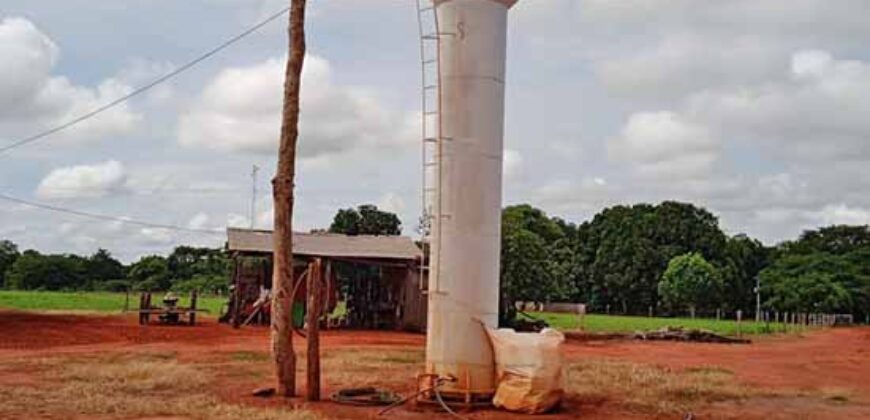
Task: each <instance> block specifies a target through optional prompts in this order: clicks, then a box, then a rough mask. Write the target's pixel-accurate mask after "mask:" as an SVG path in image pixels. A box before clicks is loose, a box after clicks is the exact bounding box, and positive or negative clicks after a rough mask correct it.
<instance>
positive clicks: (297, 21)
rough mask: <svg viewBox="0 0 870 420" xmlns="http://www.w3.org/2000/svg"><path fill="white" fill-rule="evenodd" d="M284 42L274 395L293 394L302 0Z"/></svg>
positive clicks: (295, 3)
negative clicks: (295, 199) (285, 57)
mask: <svg viewBox="0 0 870 420" xmlns="http://www.w3.org/2000/svg"><path fill="white" fill-rule="evenodd" d="M288 32H289V38H290V40H289V46H288V49H289V51H288V54H287V67H286V69H285V76H284V108H283V112H282V117H281V142H280V145H279V148H278V168H277V171H276V173H275V178H274V179H272V198H273V201H274V204H273V208H274V216H275V223H274V224H275V232H274V234H273V238H272V240H273V242H274V249H275V252H274V256H273V262H274V268H273V270H272V357H273V358H274V359H275V373H276V376H277V380H278V395H280V396H283V397H292V396H295V395H296V354H295V353H294V352H293V326H292V325H291V324H290V322H291V320H290V319H291V314H292V313H293V302H292V299H293V297H292V296H291V295H292V294H293V282H294V279H295V277H294V276H293V187H294V184H293V183H294V178H295V176H296V141H297V139H298V138H299V96H300V86H301V82H302V64H303V62H304V60H305V0H291V1H290V18H289V29H288Z"/></svg>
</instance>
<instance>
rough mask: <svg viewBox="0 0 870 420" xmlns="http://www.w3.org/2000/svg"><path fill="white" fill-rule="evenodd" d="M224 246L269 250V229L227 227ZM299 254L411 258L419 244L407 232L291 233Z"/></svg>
mask: <svg viewBox="0 0 870 420" xmlns="http://www.w3.org/2000/svg"><path fill="white" fill-rule="evenodd" d="M227 248H228V249H229V250H230V251H241V252H258V253H271V252H272V231H271V230H250V229H237V228H228V229H227ZM293 252H294V253H295V254H298V255H306V256H311V257H314V256H318V257H344V258H376V259H380V258H383V259H399V260H413V259H417V258H419V257H420V248H418V247H417V245H415V244H414V241H412V240H411V238H409V237H407V236H368V235H360V236H348V235H339V234H334V233H299V232H294V233H293Z"/></svg>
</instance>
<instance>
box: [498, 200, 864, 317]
mask: <svg viewBox="0 0 870 420" xmlns="http://www.w3.org/2000/svg"><path fill="white" fill-rule="evenodd" d="M501 252H502V258H501V260H502V267H501V277H502V303H503V308H504V311H503V312H505V313H508V314H509V312H511V311H512V308H511V307H512V304H513V303H514V302H516V301H536V302H556V301H558V302H581V303H586V304H587V305H588V308H589V309H590V310H591V311H594V312H609V313H619V314H634V315H646V314H648V313H649V312H654V313H656V314H664V315H683V314H694V313H695V312H700V313H706V314H712V313H715V312H716V311H717V310H721V311H726V312H734V311H737V310H742V311H743V312H744V313H745V314H750V313H754V312H755V306H756V305H755V298H756V294H755V290H756V289H755V288H756V283H759V284H760V291H761V299H762V309H763V310H774V311H782V312H828V313H834V312H836V313H851V314H854V315H856V316H857V317H859V319H861V320H863V319H865V318H866V317H867V316H868V315H870V229H868V227H867V226H830V227H823V228H820V229H816V230H810V231H806V232H804V233H803V234H802V235H800V237H799V238H797V239H795V240H792V241H786V242H783V243H781V244H779V245H776V246H773V247H766V246H764V245H763V244H762V243H761V242H760V241H758V240H756V239H753V238H751V237H749V236H747V235H744V234H739V235H734V236H728V235H726V234H725V233H724V232H723V231H722V229H721V228H720V227H719V223H718V219H717V218H716V216H714V215H713V214H712V213H710V212H709V211H707V210H706V209H703V208H701V207H698V206H695V205H692V204H687V203H679V202H673V201H667V202H663V203H660V204H658V205H650V204H637V205H632V206H614V207H610V208H607V209H605V210H603V211H602V212H600V213H598V214H597V215H595V217H594V218H593V219H592V220H590V221H587V222H584V223H581V224H579V225H576V224H573V223H570V222H566V221H565V220H562V219H560V218H557V217H548V216H547V215H546V213H544V212H543V211H541V210H540V209H536V208H534V207H532V206H530V205H516V206H510V207H507V208H505V209H504V211H503V214H502V251H501Z"/></svg>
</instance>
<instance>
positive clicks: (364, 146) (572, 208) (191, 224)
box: [0, 0, 870, 261]
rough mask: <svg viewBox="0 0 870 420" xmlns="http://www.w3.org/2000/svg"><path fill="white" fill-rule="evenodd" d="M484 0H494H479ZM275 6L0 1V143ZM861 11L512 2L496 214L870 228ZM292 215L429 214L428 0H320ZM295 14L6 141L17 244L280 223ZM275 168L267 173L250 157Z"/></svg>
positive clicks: (788, 232)
mask: <svg viewBox="0 0 870 420" xmlns="http://www.w3.org/2000/svg"><path fill="white" fill-rule="evenodd" d="M479 1H488V0H479ZM286 3H287V2H286V1H284V0H188V1H183V2H179V1H170V0H155V1H134V0H67V1H64V2H57V1H53V0H4V1H3V3H2V5H0V145H5V144H9V143H11V142H13V141H15V140H18V139H20V138H23V137H26V136H28V135H31V134H33V133H36V132H39V131H41V130H44V129H46V128H50V127H52V126H55V125H57V124H59V123H62V122H64V121H66V120H69V119H70V118H73V117H75V116H78V115H80V114H82V113H84V112H87V111H89V110H91V109H93V108H95V107H97V106H100V105H102V104H104V103H106V102H109V101H111V100H113V99H115V98H117V97H119V96H121V95H124V94H126V93H129V92H130V91H132V90H133V89H135V88H136V87H138V86H141V85H143V84H145V83H148V82H149V81H151V80H153V79H154V78H156V77H159V76H161V75H163V74H165V73H167V72H169V71H172V70H174V69H177V68H178V67H179V66H181V65H183V64H184V63H186V62H187V61H189V60H190V59H192V58H194V57H196V56H198V55H199V54H201V53H203V52H204V51H206V50H208V49H211V48H213V47H215V46H216V45H218V44H219V43H221V42H222V41H224V40H226V39H228V38H229V37H231V36H234V35H236V34H238V33H240V32H241V31H243V30H245V29H247V28H248V27H250V26H252V25H253V24H254V23H256V22H258V21H260V20H262V19H264V18H265V17H267V16H269V15H271V14H273V13H275V12H277V11H278V10H280V9H282V8H283V7H285V6H286ZM867 16H870V1H867V0H838V1H830V0H765V1H757V0H732V1H727V2H723V1H716V2H712V1H710V2H701V1H696V0H633V1H615V0H520V1H519V3H518V4H517V5H516V6H514V8H513V9H512V10H511V11H510V15H509V23H508V25H509V33H508V63H507V79H506V105H505V106H506V118H505V120H506V121H505V153H504V171H505V179H504V201H505V204H506V205H507V204H516V203H530V204H532V205H534V206H537V207H540V208H541V209H543V210H545V211H546V212H547V213H548V214H550V215H552V216H559V217H562V218H564V219H567V220H569V221H574V222H578V223H579V222H582V221H585V220H588V219H590V218H591V217H592V216H594V215H595V214H596V213H597V212H599V211H601V210H602V209H603V208H605V207H607V206H611V205H615V204H632V203H639V202H651V203H656V202H660V201H663V200H680V201H688V202H692V203H696V204H698V205H701V206H704V207H706V208H708V209H710V210H711V211H712V212H714V213H715V214H716V215H717V216H719V218H720V223H721V225H722V227H723V229H724V230H725V231H726V232H727V233H729V234H738V233H746V234H748V235H750V236H753V237H756V238H758V239H760V240H762V241H763V242H765V243H766V244H771V245H772V244H776V243H778V242H781V241H783V240H788V239H793V238H795V237H796V236H797V235H799V234H800V233H801V232H802V231H803V230H805V229H810V228H814V227H818V226H823V225H829V224H868V223H870V194H868V192H870V118H868V116H870V44H868V43H867V42H866V41H867V40H868V39H870V19H867ZM307 31H308V56H307V59H306V63H305V69H304V71H303V88H302V89H303V91H302V115H301V123H300V124H301V127H300V128H301V136H300V139H299V166H298V170H297V184H296V185H297V190H296V191H297V200H296V203H295V205H296V207H295V211H296V213H295V215H294V223H295V225H296V228H297V229H299V230H308V229H314V228H325V227H328V225H329V223H330V221H331V219H332V216H333V215H334V214H335V212H336V211H337V210H338V209H339V208H347V207H352V206H356V205H359V204H364V203H372V204H376V205H378V206H379V207H381V208H382V209H385V210H388V211H393V212H396V213H397V214H399V215H400V217H401V219H402V221H403V227H404V233H405V234H409V235H413V234H414V227H415V226H416V224H417V220H418V218H419V213H420V201H421V199H420V195H421V193H420V189H421V187H420V184H421V180H420V178H421V170H420V166H421V162H420V147H421V146H420V143H421V139H420V128H419V127H420V96H421V86H420V57H419V39H418V32H417V21H416V8H415V4H414V1H413V0H365V1H360V0H316V1H310V2H309V15H308V22H307ZM286 42H287V40H286V20H285V19H283V18H282V19H279V20H277V21H275V22H273V23H271V24H269V25H267V26H266V27H264V28H263V29H262V30H260V31H258V32H257V33H255V34H253V35H251V36H249V37H247V38H245V39H244V40H242V41H241V42H239V43H237V44H235V45H233V46H232V47H230V48H228V49H226V50H224V51H222V52H221V53H220V54H219V55H217V56H215V57H213V58H212V59H210V60H208V61H205V62H203V63H201V64H200V65H198V66H196V67H194V68H193V69H192V70H190V71H188V72H185V73H183V74H182V75H181V76H179V77H176V78H174V79H172V80H171V82H170V83H167V84H164V85H161V86H160V87H158V88H156V89H153V90H151V91H149V92H148V93H147V94H145V95H141V96H138V97H136V98H135V99H133V100H131V101H129V102H126V103H124V104H123V105H122V106H119V107H116V108H114V109H112V110H111V111H109V112H106V113H103V114H101V115H100V116H99V117H97V118H93V119H91V120H88V121H87V122H85V123H82V124H79V125H77V126H75V127H73V128H71V129H69V130H66V131H63V132H61V133H58V134H56V135H52V136H49V137H47V138H45V139H44V140H41V141H39V142H36V143H34V144H31V145H28V146H25V147H21V148H17V149H14V150H11V151H9V152H7V153H5V154H0V193H2V194H5V195H8V196H13V197H17V198H20V199H24V200H29V201H35V202H39V203H44V204H47V205H52V206H60V207H66V208H73V209H77V210H81V211H87V212H92V213H99V214H105V215H112V216H117V217H121V218H129V219H135V220H144V221H149V222H154V223H158V224H166V225H174V226H182V227H186V228H191V229H195V230H207V231H208V230H213V231H214V232H215V233H213V234H212V233H208V232H185V231H177V230H170V229H161V228H156V227H143V226H137V225H130V224H125V223H121V222H116V221H104V220H93V219H87V218H82V217H78V216H74V215H68V214H61V213H56V212H50V211H46V210H42V209H34V208H31V207H28V206H26V205H22V204H20V203H13V202H8V201H0V238H5V239H10V240H12V241H14V242H16V243H17V244H19V247H21V248H22V249H26V248H34V249H38V250H40V251H42V252H58V253H82V254H87V253H91V252H94V251H95V250H96V249H97V248H106V249H109V250H110V251H111V252H112V253H113V254H114V255H116V256H117V257H119V258H121V259H122V260H124V261H133V260H135V259H136V258H138V257H140V256H142V255H147V254H154V253H158V254H159V253H167V252H169V251H170V250H171V249H172V248H173V247H174V246H176V245H180V244H192V245H202V246H221V245H222V244H223V242H224V241H225V237H224V235H223V233H222V232H223V229H225V227H226V226H241V227H246V226H249V225H250V224H251V198H252V187H253V186H254V185H255V186H256V189H257V195H256V197H257V199H256V201H255V206H254V207H255V211H254V214H253V219H254V220H253V224H254V225H255V226H256V227H258V228H269V227H270V226H271V218H272V216H271V187H270V183H269V180H270V179H271V177H272V175H273V174H274V169H275V163H276V160H277V156H276V150H277V144H278V134H279V130H280V110H281V101H282V89H281V86H282V77H283V66H284V60H285V56H286ZM253 165H257V166H258V167H259V168H260V170H259V173H258V177H257V179H256V182H255V183H253V182H252V177H251V170H252V166H253Z"/></svg>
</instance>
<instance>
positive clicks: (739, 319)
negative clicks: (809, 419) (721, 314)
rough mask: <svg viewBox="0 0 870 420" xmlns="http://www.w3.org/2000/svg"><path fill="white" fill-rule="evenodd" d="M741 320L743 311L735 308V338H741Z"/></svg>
mask: <svg viewBox="0 0 870 420" xmlns="http://www.w3.org/2000/svg"><path fill="white" fill-rule="evenodd" d="M742 322H743V311H742V310H740V309H738V310H737V338H743V328H742V327H741V323H742Z"/></svg>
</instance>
